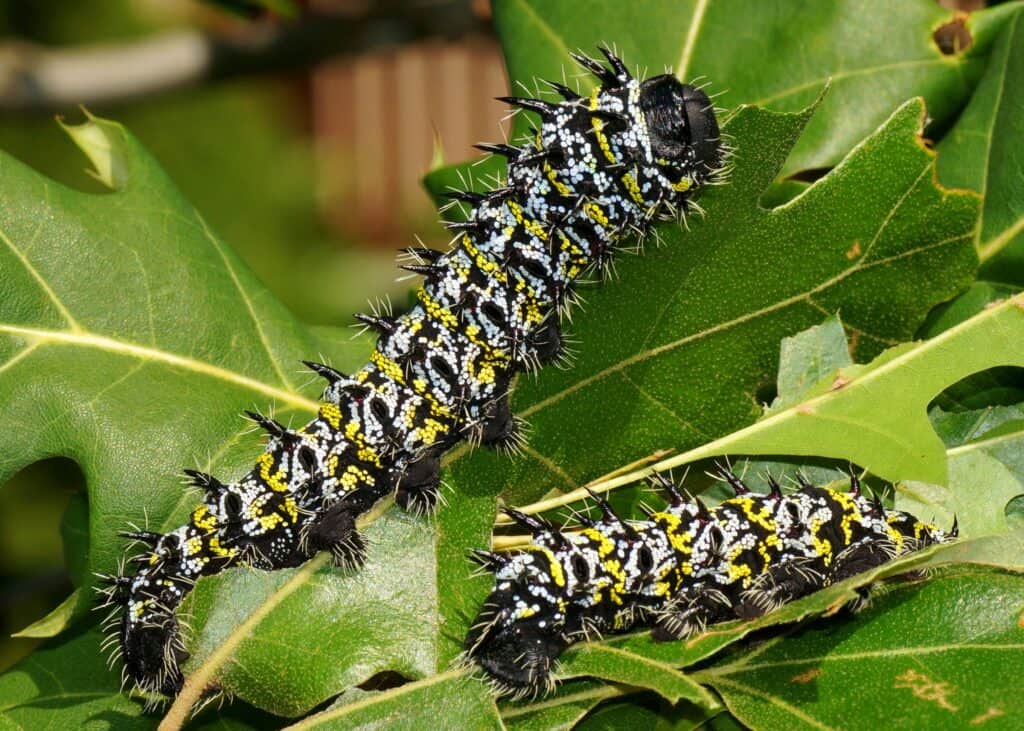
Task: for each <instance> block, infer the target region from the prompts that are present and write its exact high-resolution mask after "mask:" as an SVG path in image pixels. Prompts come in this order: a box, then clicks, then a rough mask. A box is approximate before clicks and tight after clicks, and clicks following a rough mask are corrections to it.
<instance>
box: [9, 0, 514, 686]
mask: <svg viewBox="0 0 1024 731" xmlns="http://www.w3.org/2000/svg"><path fill="white" fill-rule="evenodd" d="M506 86H507V84H506V81H505V73H504V68H503V63H502V59H501V53H500V50H499V47H498V44H497V41H496V40H495V38H494V34H493V32H492V29H491V25H490V17H489V9H488V3H487V2H472V1H471V0H457V1H451V0H397V1H396V0H378V1H374V0H260V1H259V2H247V1H246V0H218V1H216V2H214V1H212V0H211V1H208V2H203V1H202V0H43V1H41V2H25V0H0V150H3V151H4V152H6V153H8V154H11V155H13V156H15V157H17V158H19V159H20V160H22V161H24V162H26V163H28V164H29V165H31V166H33V167H34V168H36V169H38V170H40V171H42V172H43V173H45V174H47V175H49V176H51V177H53V178H55V179H56V180H59V181H61V182H62V183H65V184H66V185H69V186H72V187H75V188H79V189H83V190H95V191H100V190H102V189H101V188H100V186H99V184H98V183H96V182H95V181H93V180H92V179H91V178H90V177H89V176H88V175H86V174H85V168H86V167H88V165H87V162H86V160H85V158H84V157H83V156H82V155H81V153H80V152H79V150H78V149H77V148H76V147H74V146H73V145H72V143H71V142H70V141H69V139H68V137H67V135H66V134H65V133H64V132H63V131H62V130H61V129H60V127H59V125H58V124H57V123H56V118H63V119H65V120H66V121H68V122H71V123H75V122H78V121H81V120H82V119H83V116H84V115H83V112H82V111H81V109H80V108H79V105H80V104H81V105H83V106H84V107H86V108H87V109H88V110H89V111H90V112H91V113H94V114H97V115H100V116H105V117H109V118H112V119H115V120H117V121H119V122H121V123H123V124H124V125H126V126H127V127H128V129H129V130H130V131H131V132H132V133H134V134H135V135H136V136H137V137H138V138H140V139H141V141H142V143H143V144H144V145H145V147H146V148H147V149H148V150H149V151H150V152H151V153H152V154H153V155H155V156H156V158H157V159H158V160H159V161H160V163H161V164H162V165H163V167H164V169H165V170H166V171H167V172H168V174H169V175H170V176H171V178H172V179H173V180H174V181H175V182H176V183H177V185H178V186H179V187H180V188H181V190H182V192H183V193H184V194H185V197H186V198H187V199H188V200H190V201H191V202H192V203H194V204H195V205H196V206H197V208H198V209H199V210H200V211H201V212H202V214H203V216H204V217H205V218H206V219H207V220H208V221H209V222H211V224H212V225H213V227H214V228H215V229H216V230H217V231H218V232H219V233H220V234H221V235H222V237H223V238H224V239H225V240H226V241H227V242H228V243H229V244H230V245H231V246H232V247H234V249H235V250H236V251H237V252H238V253H239V255H241V257H242V258H243V259H245V261H246V262H247V263H248V264H249V266H250V267H251V268H252V269H253V270H254V271H255V272H256V273H257V275H258V276H259V277H260V278H261V279H262V280H263V281H264V282H265V283H266V284H267V285H268V286H269V287H270V289H271V290H272V291H273V292H274V293H275V294H276V295H277V297H278V298H279V299H280V300H281V301H282V302H284V303H285V304H286V305H288V306H289V307H290V308H291V309H292V310H293V311H294V312H295V313H296V314H297V315H299V316H300V317H301V318H303V319H305V320H307V321H309V322H313V323H319V324H332V325H346V324H348V323H350V322H351V315H352V313H353V312H356V311H358V310H361V309H364V308H365V304H366V301H367V299H368V298H369V297H371V296H377V295H383V294H390V295H391V296H392V298H393V299H394V298H395V297H396V295H397V296H398V297H399V298H404V296H405V295H404V290H405V289H407V283H404V284H403V283H398V282H396V270H395V268H394V256H395V250H396V249H398V248H399V247H402V246H409V245H410V244H413V243H415V241H414V236H417V235H418V236H420V237H422V238H423V239H424V240H425V241H427V242H428V243H434V244H435V245H436V244H441V243H443V242H445V241H447V239H448V238H449V237H448V236H447V235H446V234H445V233H444V231H443V229H442V228H441V227H440V226H439V225H438V224H437V212H436V210H435V208H434V205H433V203H432V202H431V201H430V199H429V197H428V196H427V194H426V193H425V192H424V191H423V189H422V188H421V186H420V178H421V177H422V175H423V174H424V173H425V172H426V171H427V170H428V169H429V168H431V167H433V166H434V165H437V164H440V162H441V161H450V162H458V161H462V160H465V159H467V158H469V157H473V156H476V155H479V153H478V152H476V151H475V150H473V149H472V147H471V145H472V144H473V143H475V142H481V141H494V140H501V139H502V138H503V134H504V133H503V131H502V125H503V122H502V118H503V116H504V115H505V114H506V108H505V106H504V105H502V104H499V103H497V102H495V101H493V99H492V97H495V96H500V95H504V94H507V93H508V91H507V88H506ZM81 490H82V477H81V474H80V473H79V471H78V469H77V467H76V466H75V465H74V464H73V463H71V462H70V461H67V460H52V461H49V462H44V463H39V464H36V465H33V466H32V467H31V468H29V469H27V470H25V471H24V472H22V473H21V474H19V475H18V476H16V477H15V478H14V480H12V481H11V482H10V483H9V484H7V485H4V486H3V489H0V672H2V671H3V670H4V669H6V668H7V667H9V666H10V665H11V664H13V663H14V662H15V661H17V659H19V658H20V657H22V656H23V655H25V654H27V652H28V651H30V650H31V649H32V647H34V645H35V644H36V641H35V640H32V639H28V638H22V639H19V638H11V637H10V635H11V634H12V633H14V632H17V631H19V630H21V629H23V628H24V627H26V626H27V625H29V624H31V623H32V622H33V621H35V620H37V619H39V618H40V617H42V616H44V615H45V614H46V613H47V612H49V611H50V610H51V609H53V608H54V607H55V606H57V604H59V603H60V601H61V600H62V599H63V598H64V597H65V596H67V594H68V592H69V591H70V589H71V586H70V583H69V581H68V579H67V572H66V571H65V568H64V567H65V557H64V555H63V553H64V550H65V548H64V547H65V546H69V547H70V548H69V550H68V556H67V559H68V561H71V562H73V561H74V560H75V558H76V557H75V555H74V548H73V547H74V546H75V545H76V543H77V544H78V545H82V544H81V543H80V542H77V541H75V537H74V536H70V535H64V536H63V540H62V532H61V528H62V526H61V520H62V515H63V514H64V512H65V510H66V509H68V507H69V506H70V507H71V509H81V508H82V506H81V505H80V504H79V503H80V501H81V500H82V498H81V497H80V496H81Z"/></svg>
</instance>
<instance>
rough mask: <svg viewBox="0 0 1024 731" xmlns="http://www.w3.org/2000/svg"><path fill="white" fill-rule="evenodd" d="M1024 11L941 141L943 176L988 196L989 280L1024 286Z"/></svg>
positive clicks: (981, 234)
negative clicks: (1023, 61) (1022, 139)
mask: <svg viewBox="0 0 1024 731" xmlns="http://www.w3.org/2000/svg"><path fill="white" fill-rule="evenodd" d="M1022 57H1024V11H1020V10H1017V11H1016V12H1014V13H1012V15H1010V18H1009V21H1008V22H1007V23H1006V27H1005V28H1004V30H1003V31H1002V33H1001V34H1000V35H999V38H998V39H997V41H996V43H995V46H994V48H993V49H992V53H991V56H990V58H989V61H988V65H987V67H986V69H985V75H984V77H983V78H982V80H981V83H980V84H979V85H978V89H977V91H976V93H975V94H974V96H973V97H971V102H970V104H969V105H968V106H967V108H966V109H965V110H964V112H963V114H962V115H961V116H960V118H959V119H958V120H957V123H956V125H955V126H954V127H953V129H952V130H951V131H950V132H949V134H948V135H947V136H946V138H945V139H944V140H943V141H942V143H941V144H940V145H939V151H940V152H941V154H940V156H939V174H940V176H941V177H942V179H943V181H945V182H947V183H948V184H950V185H954V186H957V187H963V188H971V189H973V190H977V191H979V192H981V193H982V194H983V195H984V196H985V203H984V207H983V208H982V215H981V218H980V221H979V225H978V228H977V231H976V235H975V244H976V246H977V247H978V251H979V254H980V255H981V258H982V261H983V262H984V265H983V267H982V271H981V276H982V277H983V278H985V279H989V280H992V281H998V282H1006V283H1009V284H1013V285H1015V286H1018V287H1019V286H1022V285H1024V176H1022V175H1021V171H1022V170H1024V150H1022V149H1021V145H1020V140H1021V137H1024V64H1021V62H1020V60H1021V58H1022Z"/></svg>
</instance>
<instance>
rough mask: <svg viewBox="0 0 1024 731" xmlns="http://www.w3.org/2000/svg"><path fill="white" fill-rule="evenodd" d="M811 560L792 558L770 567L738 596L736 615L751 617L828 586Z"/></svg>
mask: <svg viewBox="0 0 1024 731" xmlns="http://www.w3.org/2000/svg"><path fill="white" fill-rule="evenodd" d="M827 582H828V579H827V578H826V576H825V575H824V574H823V573H822V571H820V570H819V568H818V567H817V565H816V562H815V561H813V560H812V559H794V560H791V561H786V562H784V563H780V564H777V565H775V566H772V567H770V568H769V569H768V570H767V571H765V572H764V573H763V574H761V575H760V576H759V577H758V578H757V580H756V581H755V582H754V583H753V584H752V585H751V586H750V587H749V588H748V589H746V590H744V591H743V593H742V594H741V595H740V601H739V603H738V604H737V605H736V616H737V617H739V618H741V619H754V618H756V617H760V616H761V615H763V614H767V613H768V612H771V611H773V610H775V609H778V608H779V607H781V606H783V605H784V604H787V603H788V602H791V601H793V600H794V599H799V598H800V597H802V596H806V595H807V594H811V593H813V592H815V591H817V590H818V589H821V588H822V587H824V586H827V585H828V583H827Z"/></svg>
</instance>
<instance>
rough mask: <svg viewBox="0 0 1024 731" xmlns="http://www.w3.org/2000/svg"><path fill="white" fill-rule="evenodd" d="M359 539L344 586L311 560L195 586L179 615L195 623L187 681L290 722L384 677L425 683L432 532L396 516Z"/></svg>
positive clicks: (432, 612)
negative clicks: (213, 686) (362, 546)
mask: <svg viewBox="0 0 1024 731" xmlns="http://www.w3.org/2000/svg"><path fill="white" fill-rule="evenodd" d="M366 537H367V540H368V541H369V546H370V548H369V560H368V561H367V564H366V566H365V567H364V568H363V569H362V570H361V571H358V572H354V573H352V574H351V575H350V576H346V577H344V578H342V576H340V575H339V571H338V570H337V569H334V568H331V567H330V566H329V565H328V562H327V560H326V556H321V557H318V558H317V559H315V560H314V561H311V562H309V563H306V564H305V565H303V566H302V567H300V568H298V569H287V570H282V571H274V572H270V573H268V572H264V571H257V570H255V569H248V568H238V569H232V570H230V571H227V572H225V573H224V574H223V575H220V576H218V577H216V578H215V579H214V580H211V581H203V582H200V584H199V586H198V587H197V589H196V591H195V592H194V594H193V596H192V597H191V600H192V601H191V603H190V604H189V605H187V606H186V607H185V608H184V614H186V615H189V614H193V615H195V616H196V617H197V620H198V621H197V623H196V624H195V625H194V626H193V630H194V631H195V635H196V641H195V642H193V643H192V644H191V645H190V650H191V652H192V653H193V657H192V658H191V659H190V661H189V663H188V664H186V666H185V670H186V673H187V674H189V675H190V682H192V683H194V684H197V685H199V686H200V687H201V686H202V685H204V684H205V683H207V682H211V681H214V680H215V681H216V682H217V683H218V684H219V685H220V686H221V687H222V688H224V689H225V690H227V691H229V692H232V693H235V694H237V695H239V696H242V697H244V698H246V699H247V700H249V701H250V702H252V703H253V704H254V705H257V706H259V707H261V708H264V709H266V710H269V711H271V712H273V713H276V714H278V715H281V716H298V715H300V714H302V713H303V712H305V711H308V710H309V709H310V708H312V707H314V706H316V705H318V704H320V703H321V702H323V701H324V699H325V698H328V697H330V696H331V695H333V694H334V693H335V692H337V691H338V690H340V689H343V688H349V687H352V686H354V685H358V684H359V683H362V682H363V681H364V680H366V679H367V678H370V677H372V676H373V675H375V674H377V673H379V672H382V671H385V670H388V671H392V672H396V673H399V674H400V675H402V676H404V677H407V678H423V677H426V676H429V675H432V674H433V673H434V672H435V667H436V657H435V647H434V642H435V637H436V634H437V632H438V631H439V628H438V626H437V619H436V618H437V609H436V607H437V600H438V598H437V595H436V590H435V587H434V582H433V576H434V575H435V571H436V568H435V559H434V548H433V543H434V537H433V532H432V530H431V529H430V526H429V524H427V523H425V522H424V521H422V520H418V519H415V518H412V517H410V516H408V515H405V514H403V513H402V512H401V511H398V510H396V511H392V512H390V513H388V514H387V515H386V516H385V517H384V518H382V519H381V520H379V521H377V522H375V523H374V524H373V525H372V526H370V527H369V529H368V530H367V535H366ZM274 668H277V672H274V671H273V669H274ZM283 668H289V669H291V671H289V672H282V671H281V669H283Z"/></svg>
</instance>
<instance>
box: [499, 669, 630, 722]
mask: <svg viewBox="0 0 1024 731" xmlns="http://www.w3.org/2000/svg"><path fill="white" fill-rule="evenodd" d="M630 692H632V689H631V688H629V687H628V686H616V685H609V684H607V683H601V682H598V681H596V680H571V681H568V682H566V683H563V684H562V685H560V686H559V687H558V689H557V690H556V691H555V692H554V693H552V694H551V695H549V696H547V697H545V698H543V699H540V700H533V701H521V702H518V703H517V702H511V703H506V704H504V705H503V707H502V709H501V720H502V722H503V723H504V724H505V728H507V729H509V731H549V729H570V728H573V727H574V726H575V725H576V724H577V723H579V722H580V720H582V719H583V717H584V716H586V715H587V714H588V713H590V712H591V711H592V710H593V709H594V708H595V707H597V706H598V705H599V704H600V703H603V702H604V701H606V700H608V699H611V698H618V697H619V696H621V695H623V694H627V693H630Z"/></svg>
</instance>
